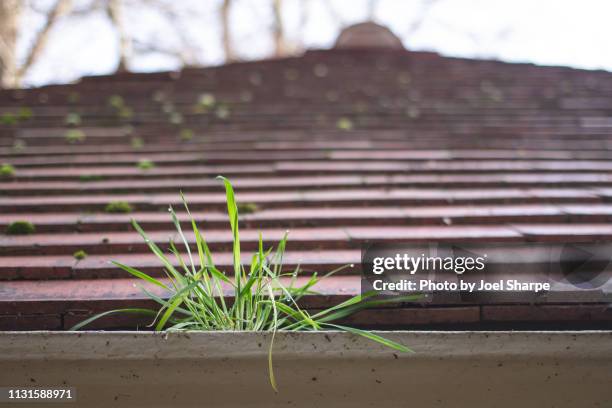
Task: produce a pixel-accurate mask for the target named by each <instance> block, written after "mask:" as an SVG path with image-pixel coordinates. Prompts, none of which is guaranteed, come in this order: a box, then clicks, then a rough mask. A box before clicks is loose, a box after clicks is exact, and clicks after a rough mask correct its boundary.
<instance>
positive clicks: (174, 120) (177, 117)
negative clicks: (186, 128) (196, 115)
mask: <svg viewBox="0 0 612 408" xmlns="http://www.w3.org/2000/svg"><path fill="white" fill-rule="evenodd" d="M168 121H169V122H170V123H171V124H173V125H177V126H178V125H182V124H183V122H184V121H185V119H183V115H181V114H180V113H179V112H170V114H169V117H168Z"/></svg>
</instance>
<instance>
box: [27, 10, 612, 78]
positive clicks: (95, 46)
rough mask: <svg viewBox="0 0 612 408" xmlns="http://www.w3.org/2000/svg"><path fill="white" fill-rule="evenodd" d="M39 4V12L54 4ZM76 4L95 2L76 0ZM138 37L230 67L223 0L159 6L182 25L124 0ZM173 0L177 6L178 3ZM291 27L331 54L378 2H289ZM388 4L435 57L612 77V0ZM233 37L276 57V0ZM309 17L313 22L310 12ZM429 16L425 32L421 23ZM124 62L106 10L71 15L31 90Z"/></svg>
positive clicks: (240, 21) (155, 65)
mask: <svg viewBox="0 0 612 408" xmlns="http://www.w3.org/2000/svg"><path fill="white" fill-rule="evenodd" d="M34 1H38V5H39V7H40V8H44V7H48V6H49V5H50V4H51V3H52V2H53V0H34ZM74 1H75V4H76V5H77V6H79V5H82V4H86V3H87V2H88V1H90V0H74ZM125 1H126V2H127V6H126V7H125V18H126V21H127V22H128V25H129V32H130V33H131V35H132V36H133V37H134V38H135V39H136V40H137V41H138V42H139V43H147V44H155V45H156V46H157V47H158V48H162V49H164V50H172V49H176V48H178V47H180V46H181V44H188V45H189V49H190V51H191V54H192V57H193V60H194V61H195V62H197V63H198V64H202V65H217V64H221V63H223V59H224V56H223V51H222V48H221V38H220V29H219V28H220V26H219V19H218V12H217V10H218V7H219V4H220V0H157V1H161V2H162V3H163V2H166V3H170V4H173V7H175V8H176V10H177V18H176V19H175V22H178V23H175V24H174V25H173V24H171V23H169V22H168V19H166V18H165V17H164V16H163V15H162V14H161V13H160V12H158V11H156V10H153V9H151V8H147V7H143V6H142V5H141V2H142V0H125ZM172 1H174V3H172ZM283 1H284V3H283V21H284V24H285V28H286V33H287V36H288V38H289V39H290V41H291V43H292V44H295V45H296V47H297V46H300V47H303V48H307V49H310V48H314V49H317V48H319V49H320V48H330V47H332V46H333V44H334V41H335V39H336V37H337V36H338V33H339V31H340V30H341V29H342V27H344V26H347V25H350V24H353V23H357V22H362V21H364V20H366V19H367V18H368V16H369V10H370V4H371V3H370V1H369V0H283ZM425 1H426V0H379V1H378V2H377V6H376V7H375V8H374V11H373V15H372V17H373V19H374V21H376V22H378V23H381V24H385V25H387V26H389V27H390V28H391V29H392V30H393V31H394V32H395V33H396V34H397V35H398V36H399V37H400V38H402V40H403V42H404V45H405V47H406V48H407V49H409V50H426V51H435V52H438V53H440V54H443V55H447V56H458V57H468V58H486V59H499V60H503V61H510V62H532V63H536V64H541V65H565V66H571V67H576V68H585V69H606V70H609V71H612V46H611V45H610V43H611V41H610V39H612V24H611V23H610V19H611V17H610V16H612V1H609V0H437V1H433V2H432V4H431V6H430V7H425V6H424V4H425ZM234 3H235V5H234V7H233V8H232V13H231V26H232V37H233V41H234V44H235V47H236V50H237V52H238V54H239V56H240V57H241V58H243V59H260V58H265V57H267V56H269V55H270V53H271V50H272V41H271V35H270V26H271V21H272V13H271V10H270V0H234ZM304 15H306V16H307V19H304V18H303V16H304ZM417 20H422V23H421V24H420V25H419V26H418V29H416V30H414V29H412V28H413V26H414V23H415V21H417ZM43 23H44V19H43V18H42V17H41V15H40V14H36V13H34V12H29V13H27V14H26V15H25V16H24V17H23V22H22V30H21V36H20V41H19V46H18V52H19V55H21V56H22V57H23V56H24V55H25V54H26V52H27V50H28V48H29V46H30V44H31V41H32V38H33V36H34V35H35V33H36V31H37V30H38V29H39V28H40V26H41V25H42V24H43ZM116 66H117V37H116V34H115V32H114V31H113V28H112V26H111V25H110V24H109V22H108V19H107V17H106V16H105V14H104V13H102V12H95V13H90V14H87V15H83V16H78V17H71V18H66V19H64V20H63V21H61V22H60V24H58V25H57V27H56V29H55V30H54V31H53V33H52V35H51V38H50V41H49V45H48V47H47V48H46V49H45V52H44V54H43V55H42V58H41V59H40V61H39V62H38V63H37V64H36V65H35V66H34V67H33V68H32V69H31V71H30V72H29V73H28V75H27V76H26V79H25V85H27V86H38V85H43V84H48V83H63V82H69V81H73V80H75V79H78V78H79V77H82V76H86V75H96V74H107V73H110V72H113V71H114V70H115V68H116ZM130 68H131V69H132V70H134V71H143V72H151V71H160V70H161V71H165V70H175V69H179V68H180V62H179V61H178V60H177V59H176V58H175V57H173V56H169V55H167V54H166V53H147V54H139V55H137V56H136V57H134V59H133V60H132V62H131V66H130Z"/></svg>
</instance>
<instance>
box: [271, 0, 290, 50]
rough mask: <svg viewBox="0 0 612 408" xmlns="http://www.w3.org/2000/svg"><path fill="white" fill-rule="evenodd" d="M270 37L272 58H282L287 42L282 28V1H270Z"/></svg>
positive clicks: (286, 48)
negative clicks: (272, 44)
mask: <svg viewBox="0 0 612 408" xmlns="http://www.w3.org/2000/svg"><path fill="white" fill-rule="evenodd" d="M272 16H273V17H272V37H273V40H274V56H275V57H282V56H284V55H285V54H286V53H287V51H288V47H287V40H286V39H285V29H284V27H283V9H282V0H272Z"/></svg>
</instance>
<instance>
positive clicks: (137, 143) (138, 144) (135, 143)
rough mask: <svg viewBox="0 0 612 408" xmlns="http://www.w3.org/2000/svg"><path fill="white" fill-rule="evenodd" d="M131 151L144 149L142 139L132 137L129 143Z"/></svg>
mask: <svg viewBox="0 0 612 408" xmlns="http://www.w3.org/2000/svg"><path fill="white" fill-rule="evenodd" d="M130 144H131V145H132V149H142V148H143V147H144V139H143V138H142V137H138V136H134V137H133V138H132V140H131V141H130Z"/></svg>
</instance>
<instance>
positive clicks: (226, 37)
mask: <svg viewBox="0 0 612 408" xmlns="http://www.w3.org/2000/svg"><path fill="white" fill-rule="evenodd" d="M231 5H232V1H231V0H223V2H222V3H221V43H222V46H223V54H224V55H225V61H226V62H232V61H234V60H236V54H235V52H234V47H233V44H232V33H231V26H230V7H231Z"/></svg>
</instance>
